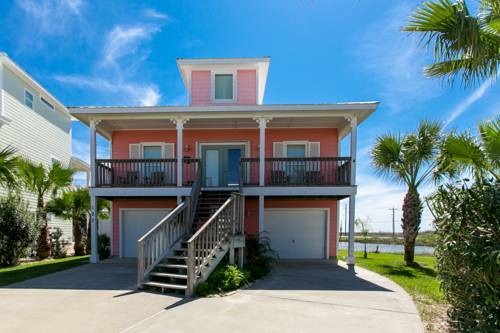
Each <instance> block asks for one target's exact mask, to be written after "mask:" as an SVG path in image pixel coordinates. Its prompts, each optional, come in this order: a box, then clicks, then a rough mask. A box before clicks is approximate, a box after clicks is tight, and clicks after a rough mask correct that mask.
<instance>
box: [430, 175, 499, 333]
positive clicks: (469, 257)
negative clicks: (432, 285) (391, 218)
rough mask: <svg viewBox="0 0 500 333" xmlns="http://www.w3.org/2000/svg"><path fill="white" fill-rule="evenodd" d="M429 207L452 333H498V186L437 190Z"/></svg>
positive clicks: (497, 184)
mask: <svg viewBox="0 0 500 333" xmlns="http://www.w3.org/2000/svg"><path fill="white" fill-rule="evenodd" d="M431 202H432V208H433V211H434V214H435V217H436V221H435V224H436V229H437V232H436V234H437V244H436V251H435V254H436V258H437V268H438V273H439V277H440V279H441V287H442V289H443V291H444V295H445V298H446V299H447V301H448V302H449V303H450V310H449V312H448V315H449V319H450V325H451V328H452V330H453V331H456V332H493V331H497V330H500V316H499V314H500V232H499V231H500V214H499V212H498V209H499V207H500V183H498V182H497V183H496V184H491V183H482V184H475V185H473V186H472V187H470V188H468V187H467V186H465V185H464V186H462V187H456V186H452V185H447V186H442V187H440V188H439V189H438V191H437V193H436V194H435V195H434V196H433V197H432V199H431Z"/></svg>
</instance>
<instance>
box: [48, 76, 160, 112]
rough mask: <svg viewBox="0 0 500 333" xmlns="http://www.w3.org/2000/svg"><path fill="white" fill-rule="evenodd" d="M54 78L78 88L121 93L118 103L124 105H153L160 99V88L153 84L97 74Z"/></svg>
mask: <svg viewBox="0 0 500 333" xmlns="http://www.w3.org/2000/svg"><path fill="white" fill-rule="evenodd" d="M55 79H56V80H57V81H59V82H61V83H65V84H70V85H73V86H76V87H79V88H85V89H92V90H95V91H99V92H100V93H111V94H117V95H121V96H122V97H121V98H120V103H123V104H125V105H141V106H154V105H157V104H158V102H159V101H160V99H161V94H160V90H159V89H158V87H157V86H156V85H155V84H139V83H126V82H123V81H120V80H118V81H112V80H107V79H104V78H102V77H98V76H96V77H86V76H79V75H56V76H55Z"/></svg>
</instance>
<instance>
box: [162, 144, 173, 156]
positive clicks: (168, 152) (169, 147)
mask: <svg viewBox="0 0 500 333" xmlns="http://www.w3.org/2000/svg"><path fill="white" fill-rule="evenodd" d="M174 154H175V152H174V144H173V143H165V144H164V145H163V158H168V159H170V158H175V155H174Z"/></svg>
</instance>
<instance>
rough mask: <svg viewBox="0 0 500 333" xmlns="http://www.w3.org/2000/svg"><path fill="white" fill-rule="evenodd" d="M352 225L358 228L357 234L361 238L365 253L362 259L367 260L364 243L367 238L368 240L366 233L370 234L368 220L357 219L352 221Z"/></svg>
mask: <svg viewBox="0 0 500 333" xmlns="http://www.w3.org/2000/svg"><path fill="white" fill-rule="evenodd" d="M354 224H355V225H356V227H358V228H359V232H360V233H361V235H362V236H363V243H364V245H365V246H364V247H365V251H364V253H363V258H365V259H367V258H368V251H366V243H367V238H368V233H369V232H370V218H369V217H367V218H366V219H361V218H357V219H356V220H355V221H354Z"/></svg>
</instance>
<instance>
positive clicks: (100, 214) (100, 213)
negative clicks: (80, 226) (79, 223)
mask: <svg viewBox="0 0 500 333" xmlns="http://www.w3.org/2000/svg"><path fill="white" fill-rule="evenodd" d="M87 193H88V192H87ZM87 198H88V205H89V210H88V216H89V218H88V219H87V239H86V242H85V245H86V247H85V252H86V254H90V252H91V250H92V249H91V245H92V242H91V241H90V240H91V236H92V235H91V227H90V196H88V197H87ZM96 209H97V218H98V219H102V220H107V219H108V218H109V209H110V205H109V201H108V200H103V199H97V208H96Z"/></svg>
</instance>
